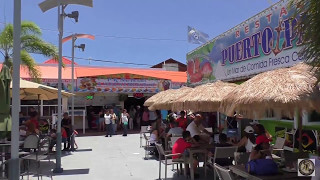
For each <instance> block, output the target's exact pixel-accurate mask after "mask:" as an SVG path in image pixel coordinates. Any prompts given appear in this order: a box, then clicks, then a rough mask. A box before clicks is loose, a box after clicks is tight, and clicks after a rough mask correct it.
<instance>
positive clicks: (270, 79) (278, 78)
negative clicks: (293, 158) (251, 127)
mask: <svg viewBox="0 0 320 180" xmlns="http://www.w3.org/2000/svg"><path fill="white" fill-rule="evenodd" d="M316 83H317V78H316V77H315V75H314V70H312V68H311V67H310V66H308V65H306V64H303V63H300V64H297V65H295V66H293V67H291V68H281V69H276V70H273V71H268V72H264V73H261V74H258V75H256V76H254V77H253V78H251V79H250V80H248V81H246V82H244V83H242V84H241V85H240V86H238V87H237V88H236V89H234V90H233V91H231V92H230V94H229V95H227V96H226V97H225V98H224V100H223V101H222V103H221V110H222V112H225V114H227V115H233V113H234V112H235V111H237V112H240V113H243V115H244V116H245V117H249V118H261V117H263V116H264V113H265V111H266V110H267V109H280V110H282V111H283V112H286V115H289V117H293V115H294V114H295V113H296V117H297V118H298V119H300V120H299V121H298V122H299V123H298V124H299V135H300V136H299V137H301V132H302V131H301V129H302V120H301V118H300V115H299V113H301V110H317V111H320V92H319V88H318V86H317V85H316ZM300 148H301V145H300V146H299V149H300Z"/></svg>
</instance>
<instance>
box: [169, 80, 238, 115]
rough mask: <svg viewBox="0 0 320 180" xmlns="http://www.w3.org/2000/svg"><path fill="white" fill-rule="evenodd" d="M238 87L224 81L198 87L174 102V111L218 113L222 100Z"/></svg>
mask: <svg viewBox="0 0 320 180" xmlns="http://www.w3.org/2000/svg"><path fill="white" fill-rule="evenodd" d="M237 86H238V85H236V84H234V83H227V82H222V81H216V82H214V83H208V84H204V85H200V86H197V87H195V88H193V90H192V91H191V92H190V93H189V94H187V95H186V96H183V97H182V98H180V99H177V100H176V101H175V102H173V105H172V109H173V110H174V111H181V110H192V111H195V112H197V111H201V112H216V111H218V109H219V107H220V103H221V101H222V99H223V98H224V97H225V96H226V95H228V94H229V93H230V92H231V91H232V90H234V89H235V88H236V87H237Z"/></svg>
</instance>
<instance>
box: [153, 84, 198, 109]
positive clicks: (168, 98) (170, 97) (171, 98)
mask: <svg viewBox="0 0 320 180" xmlns="http://www.w3.org/2000/svg"><path fill="white" fill-rule="evenodd" d="M191 91H192V88H189V87H182V88H180V89H175V90H172V91H170V92H169V93H166V94H163V96H162V97H159V98H158V99H157V102H155V103H154V104H152V105H151V106H150V107H149V109H150V110H156V109H166V110H171V109H172V103H173V102H175V101H176V100H178V99H180V98H182V97H183V96H186V95H187V94H189V93H190V92H191Z"/></svg>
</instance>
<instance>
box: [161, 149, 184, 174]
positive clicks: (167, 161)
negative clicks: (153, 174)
mask: <svg viewBox="0 0 320 180" xmlns="http://www.w3.org/2000/svg"><path fill="white" fill-rule="evenodd" d="M156 148H157V150H158V152H159V179H161V164H164V165H165V169H164V170H165V179H167V166H168V165H175V164H177V165H179V164H181V163H183V162H179V161H176V162H175V161H173V160H172V159H171V158H172V156H177V155H181V154H180V153H177V154H168V153H166V152H165V151H164V149H163V147H162V144H159V143H156ZM162 156H164V160H162ZM178 175H179V168H178Z"/></svg>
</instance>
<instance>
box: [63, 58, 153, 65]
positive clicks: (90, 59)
mask: <svg viewBox="0 0 320 180" xmlns="http://www.w3.org/2000/svg"><path fill="white" fill-rule="evenodd" d="M64 57H66V58H72V57H71V56H64ZM74 58H75V59H80V60H87V61H95V62H105V63H114V64H126V65H135V66H153V65H152V64H142V63H131V62H124V61H112V60H103V59H93V58H81V57H74Z"/></svg>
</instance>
